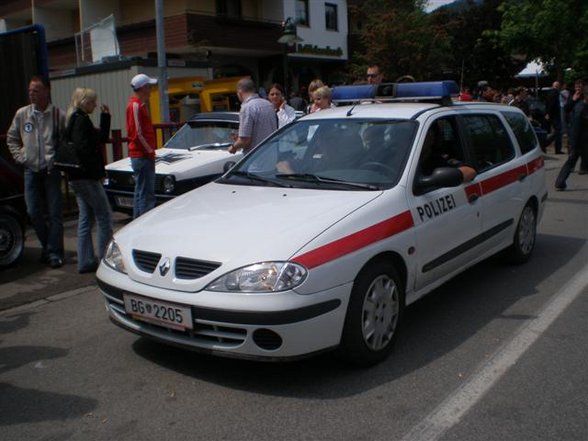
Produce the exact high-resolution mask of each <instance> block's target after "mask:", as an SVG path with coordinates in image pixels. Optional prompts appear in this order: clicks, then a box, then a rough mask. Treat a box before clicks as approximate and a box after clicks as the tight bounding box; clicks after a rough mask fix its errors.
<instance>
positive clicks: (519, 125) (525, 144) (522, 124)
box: [502, 112, 537, 154]
mask: <svg viewBox="0 0 588 441" xmlns="http://www.w3.org/2000/svg"><path fill="white" fill-rule="evenodd" d="M502 114H503V115H504V117H505V118H506V121H507V122H508V125H509V126H510V128H511V129H512V131H513V132H514V134H515V137H516V138H517V142H518V143H519V147H520V148H521V153H523V154H525V153H527V152H530V151H531V150H533V149H535V146H536V145H537V138H536V137H535V130H533V127H531V124H529V120H528V119H527V117H526V116H525V115H521V114H520V113H516V112H503V113H502Z"/></svg>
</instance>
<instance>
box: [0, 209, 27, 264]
mask: <svg viewBox="0 0 588 441" xmlns="http://www.w3.org/2000/svg"><path fill="white" fill-rule="evenodd" d="M24 244H25V237H24V229H23V226H22V224H21V223H20V221H19V219H18V218H16V217H15V216H13V215H11V214H10V213H0V266H9V265H12V264H13V263H14V262H16V261H17V260H18V259H19V258H20V256H21V255H22V253H23V250H24Z"/></svg>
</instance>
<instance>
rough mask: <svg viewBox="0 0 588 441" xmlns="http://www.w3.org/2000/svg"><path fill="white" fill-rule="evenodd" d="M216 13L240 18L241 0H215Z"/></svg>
mask: <svg viewBox="0 0 588 441" xmlns="http://www.w3.org/2000/svg"><path fill="white" fill-rule="evenodd" d="M216 13H217V15H221V16H223V17H231V18H241V0H216Z"/></svg>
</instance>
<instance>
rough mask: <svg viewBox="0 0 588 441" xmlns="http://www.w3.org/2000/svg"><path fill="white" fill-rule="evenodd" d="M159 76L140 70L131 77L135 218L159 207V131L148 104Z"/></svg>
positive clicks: (129, 133) (129, 110) (129, 120)
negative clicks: (156, 203)
mask: <svg viewBox="0 0 588 441" xmlns="http://www.w3.org/2000/svg"><path fill="white" fill-rule="evenodd" d="M154 84H157V79H155V78H150V77H148V76H147V75H145V74H138V75H135V76H134V77H133V79H132V80H131V87H132V88H133V92H134V94H133V95H132V96H131V97H130V98H129V103H128V104H127V136H128V138H129V158H131V167H132V168H133V178H134V180H135V193H134V197H133V218H134V219H136V218H138V217H139V216H141V215H142V214H143V213H146V212H147V211H149V210H151V209H152V208H153V207H155V149H156V148H157V144H156V140H155V131H154V130H153V124H151V116H150V115H149V109H148V108H147V102H148V101H149V94H150V93H151V86H152V85H154Z"/></svg>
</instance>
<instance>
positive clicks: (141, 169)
mask: <svg viewBox="0 0 588 441" xmlns="http://www.w3.org/2000/svg"><path fill="white" fill-rule="evenodd" d="M131 167H132V168H133V178H134V179H135V194H134V195H133V219H137V218H138V217H139V216H141V215H142V214H145V213H147V212H148V211H149V210H151V209H152V208H153V207H155V161H153V160H151V159H147V158H131Z"/></svg>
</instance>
